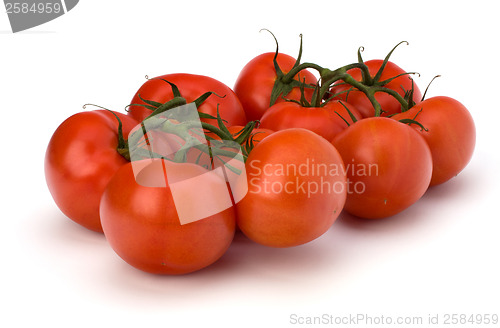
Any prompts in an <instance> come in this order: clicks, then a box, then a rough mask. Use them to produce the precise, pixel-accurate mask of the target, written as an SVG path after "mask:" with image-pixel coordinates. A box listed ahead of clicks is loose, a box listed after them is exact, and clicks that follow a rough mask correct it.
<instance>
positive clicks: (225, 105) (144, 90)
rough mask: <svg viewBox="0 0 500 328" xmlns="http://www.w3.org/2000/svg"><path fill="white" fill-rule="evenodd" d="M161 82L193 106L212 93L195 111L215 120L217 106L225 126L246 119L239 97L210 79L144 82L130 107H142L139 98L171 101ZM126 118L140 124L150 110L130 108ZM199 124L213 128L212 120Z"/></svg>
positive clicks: (182, 77) (189, 76)
mask: <svg viewBox="0 0 500 328" xmlns="http://www.w3.org/2000/svg"><path fill="white" fill-rule="evenodd" d="M160 79H164V80H167V81H169V82H171V83H173V84H175V85H176V86H177V87H178V88H179V91H180V93H181V96H182V97H184V98H185V99H186V101H187V102H188V103H191V102H193V101H194V100H196V99H197V98H198V97H200V96H201V95H203V94H204V93H206V92H209V91H210V92H214V93H216V94H217V95H215V94H212V95H211V96H210V97H208V99H207V100H205V101H204V102H203V103H202V104H201V105H200V106H199V108H198V111H200V112H203V113H206V114H209V115H212V116H214V117H216V116H217V106H218V109H219V113H220V116H221V118H222V119H223V120H225V121H226V124H227V125H245V124H246V117H245V112H244V110H243V107H242V106H241V103H240V101H239V100H238V97H236V94H235V93H234V92H233V90H231V89H230V88H229V87H228V86H226V85H225V84H223V83H222V82H219V81H217V80H215V79H213V78H211V77H208V76H203V75H194V74H181V73H179V74H167V75H162V76H158V77H156V78H154V79H150V80H148V81H146V82H145V83H144V84H143V85H142V86H141V87H140V88H139V90H138V91H137V92H136V94H135V95H134V97H133V98H132V101H131V102H130V103H131V104H145V103H144V102H143V101H142V100H141V99H140V98H139V95H140V96H141V98H142V99H145V100H152V101H156V102H159V103H165V102H167V101H169V100H171V99H173V97H174V95H173V93H172V88H171V86H170V85H169V84H168V83H166V82H165V81H162V80H160ZM128 114H129V115H130V116H132V117H133V118H135V119H136V120H137V121H139V122H141V121H142V120H143V119H144V118H146V117H147V116H148V115H149V114H151V110H149V109H147V108H144V107H142V106H130V107H129V110H128ZM202 121H205V122H208V123H211V124H214V125H216V121H215V120H211V119H203V120H202Z"/></svg>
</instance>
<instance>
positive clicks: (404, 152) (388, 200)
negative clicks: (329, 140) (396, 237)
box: [333, 117, 432, 219]
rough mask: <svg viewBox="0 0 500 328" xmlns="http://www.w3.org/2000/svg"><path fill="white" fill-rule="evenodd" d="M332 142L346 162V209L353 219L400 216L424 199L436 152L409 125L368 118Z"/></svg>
mask: <svg viewBox="0 0 500 328" xmlns="http://www.w3.org/2000/svg"><path fill="white" fill-rule="evenodd" d="M333 144H334V145H335V147H336V148H337V149H338V151H339V153H340V154H341V156H342V158H343V160H344V163H345V169H346V174H347V184H348V192H347V201H346V204H345V210H346V211H347V212H349V213H350V214H352V215H355V216H359V217H362V218H368V219H377V218H385V217H389V216H392V215H395V214H397V213H399V212H401V211H403V210H404V209H406V208H408V207H409V206H411V205H412V204H414V203H415V202H416V201H417V200H418V199H420V197H422V195H423V194H424V193H425V191H426V190H427V188H428V186H429V182H430V180H431V175H432V157H431V152H430V150H429V147H428V146H427V143H426V142H425V140H424V138H423V137H422V136H421V135H420V134H419V133H418V132H417V131H415V129H413V128H412V127H410V126H408V125H406V124H403V123H400V122H397V121H395V120H393V119H390V118H386V117H372V118H366V119H363V120H361V121H358V122H356V123H355V124H353V125H351V126H350V127H349V128H347V129H345V130H344V131H343V132H341V133H340V134H339V135H338V136H337V137H336V138H335V139H334V140H333Z"/></svg>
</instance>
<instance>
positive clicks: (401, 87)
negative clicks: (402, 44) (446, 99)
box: [331, 59, 422, 117]
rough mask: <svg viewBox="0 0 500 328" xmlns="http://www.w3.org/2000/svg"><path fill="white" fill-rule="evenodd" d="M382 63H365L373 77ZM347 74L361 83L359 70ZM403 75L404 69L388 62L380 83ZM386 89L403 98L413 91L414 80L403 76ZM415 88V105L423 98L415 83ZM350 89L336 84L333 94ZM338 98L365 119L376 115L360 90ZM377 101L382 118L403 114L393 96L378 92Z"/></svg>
mask: <svg viewBox="0 0 500 328" xmlns="http://www.w3.org/2000/svg"><path fill="white" fill-rule="evenodd" d="M382 63H383V60H380V59H374V60H369V61H366V62H365V64H366V66H368V70H369V71H370V75H371V76H372V77H374V76H375V74H377V71H378V70H379V69H380V67H381V66H382ZM347 73H349V74H350V75H351V76H352V77H353V78H354V79H355V80H357V81H361V79H362V78H361V70H360V69H359V68H354V69H351V70H349V71H347ZM403 73H405V71H404V70H403V69H402V68H400V67H399V66H397V65H396V64H394V63H392V62H390V61H388V62H387V65H386V66H385V68H384V71H383V72H382V75H381V76H380V79H379V81H384V80H387V79H390V78H392V77H395V76H397V75H399V74H403ZM340 82H342V81H340ZM384 87H385V88H389V89H392V90H394V91H396V92H398V93H399V94H400V95H401V96H402V97H404V95H405V90H406V91H408V90H411V87H412V80H411V78H410V76H409V75H403V76H400V77H398V78H395V79H394V80H392V81H391V82H389V83H387V84H386V85H384ZM413 87H414V91H413V92H414V93H413V100H414V101H415V103H419V102H420V99H421V98H422V93H421V92H420V89H419V88H418V86H417V85H416V84H415V83H414V84H413ZM350 88H351V86H350V85H347V84H340V83H336V85H334V86H333V88H332V90H331V92H332V93H334V94H335V93H339V92H342V91H347V90H349V89H350ZM338 98H339V99H341V100H344V101H347V102H348V103H350V104H352V105H353V106H354V107H356V108H357V109H358V111H359V112H360V113H361V115H363V117H372V116H374V115H375V110H374V109H373V105H372V104H371V102H370V100H369V99H368V97H367V96H366V95H365V94H364V93H363V92H361V91H359V90H356V89H353V90H351V91H349V93H345V92H344V93H342V94H341V95H339V97H338ZM375 99H376V100H377V101H378V102H379V103H380V106H381V108H382V110H383V111H384V112H383V113H382V116H388V115H391V114H396V113H400V112H401V104H400V103H399V102H398V101H397V100H396V98H394V97H393V96H391V95H389V94H387V93H385V92H377V93H375Z"/></svg>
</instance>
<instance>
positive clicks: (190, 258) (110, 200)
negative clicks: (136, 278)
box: [101, 161, 235, 275]
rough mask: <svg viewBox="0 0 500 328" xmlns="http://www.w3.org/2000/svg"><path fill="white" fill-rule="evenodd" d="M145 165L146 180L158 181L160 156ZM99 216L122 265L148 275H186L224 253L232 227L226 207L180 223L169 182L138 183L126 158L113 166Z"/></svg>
mask: <svg viewBox="0 0 500 328" xmlns="http://www.w3.org/2000/svg"><path fill="white" fill-rule="evenodd" d="M168 164H169V163H167V165H168ZM151 165H152V166H150V167H152V168H153V169H154V172H153V173H152V176H151V177H149V178H148V179H149V180H155V179H156V180H163V179H164V176H163V173H162V172H163V171H162V164H161V161H155V162H153V164H151ZM158 165H159V166H158ZM174 165H178V168H177V170H179V172H180V173H179V174H193V172H194V173H195V174H203V173H205V172H207V171H206V170H205V169H203V168H202V167H201V166H198V165H195V164H189V163H183V164H175V163H174ZM158 168H159V169H160V173H158V170H157V169H158ZM167 170H168V169H167ZM197 205H202V204H194V206H197ZM101 218H102V226H103V229H104V235H105V236H106V239H107V240H108V242H109V244H110V245H111V247H112V248H113V250H114V251H115V252H116V253H117V254H118V255H119V256H120V257H121V258H122V259H123V260H124V261H125V262H127V263H128V264H130V265H132V266H133V267H135V268H137V269H139V270H141V271H145V272H148V273H153V274H165V275H179V274H186V273H191V272H194V271H197V270H200V269H203V268H205V267H207V266H209V265H211V264H213V263H214V262H215V261H217V260H218V259H219V258H220V257H221V256H222V255H223V254H224V253H225V252H226V250H227V248H228V247H229V245H230V244H231V242H232V239H233V236H234V232H235V217H234V209H233V208H232V207H230V208H228V209H226V210H224V211H221V212H219V213H217V214H214V215H212V216H210V217H207V218H205V219H202V220H198V221H195V222H191V223H187V224H183V225H181V223H180V220H179V215H178V213H177V210H176V206H175V204H174V200H173V196H172V191H171V188H170V186H169V185H168V186H166V187H147V186H143V185H140V184H138V183H137V182H136V180H135V178H134V173H133V168H132V164H131V163H129V164H127V165H124V166H123V167H121V168H120V169H119V170H118V172H117V173H116V174H115V175H114V176H113V178H112V179H111V181H110V182H109V184H108V186H107V188H106V190H105V191H104V193H103V196H102V200H101Z"/></svg>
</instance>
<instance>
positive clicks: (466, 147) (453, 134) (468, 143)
mask: <svg viewBox="0 0 500 328" xmlns="http://www.w3.org/2000/svg"><path fill="white" fill-rule="evenodd" d="M392 118H393V119H395V120H400V119H414V120H415V121H417V122H419V123H420V124H422V125H423V127H424V128H425V129H427V131H425V130H422V129H421V127H419V126H418V125H417V124H412V126H413V127H414V128H416V129H417V130H418V131H419V132H420V134H421V135H422V136H423V137H424V139H425V141H426V142H427V144H428V145H429V148H430V150H431V153H432V161H433V170H432V179H431V182H430V185H431V186H435V185H438V184H442V183H444V182H446V181H448V180H450V179H451V178H453V177H455V176H456V175H457V174H459V173H460V172H461V171H462V170H463V169H464V168H465V167H466V166H467V164H468V163H469V161H470V160H471V158H472V155H473V153H474V147H475V144H476V128H475V125H474V120H473V118H472V116H471V114H470V112H469V111H468V110H467V108H466V107H465V106H464V105H463V104H461V103H460V102H458V101H457V100H455V99H453V98H450V97H444V96H439V97H432V98H429V99H426V100H424V101H423V102H421V103H420V104H418V105H416V106H414V107H412V108H410V110H408V111H406V112H404V113H401V114H397V115H394V116H393V117H392Z"/></svg>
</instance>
